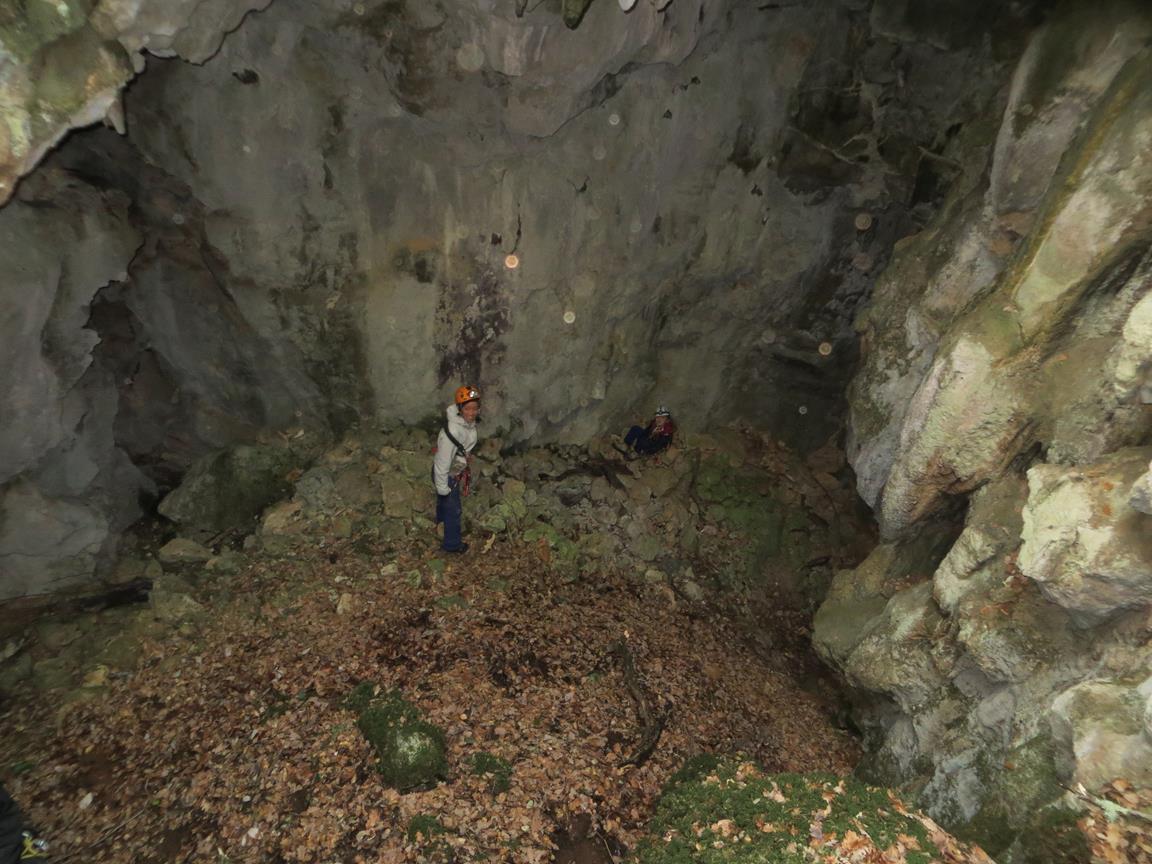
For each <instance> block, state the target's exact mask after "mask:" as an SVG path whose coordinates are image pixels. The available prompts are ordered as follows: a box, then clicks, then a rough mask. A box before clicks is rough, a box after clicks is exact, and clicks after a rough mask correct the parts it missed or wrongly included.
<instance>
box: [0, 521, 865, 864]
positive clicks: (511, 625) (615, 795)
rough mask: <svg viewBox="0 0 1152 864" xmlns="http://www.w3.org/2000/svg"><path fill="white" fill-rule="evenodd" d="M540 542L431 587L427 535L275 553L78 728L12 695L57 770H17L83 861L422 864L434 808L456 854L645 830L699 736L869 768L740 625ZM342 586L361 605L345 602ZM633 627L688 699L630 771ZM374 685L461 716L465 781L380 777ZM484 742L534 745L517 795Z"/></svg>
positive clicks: (475, 561)
mask: <svg viewBox="0 0 1152 864" xmlns="http://www.w3.org/2000/svg"><path fill="white" fill-rule="evenodd" d="M534 553H535V550H534V549H531V548H528V547H520V546H508V545H506V544H499V543H498V544H496V545H495V546H494V547H492V548H491V551H490V552H489V553H488V554H485V555H472V556H468V557H464V558H460V559H453V560H452V561H451V562H449V564H448V567H447V570H446V571H445V573H444V574H443V576H442V577H439V578H438V579H437V580H435V581H434V582H432V584H429V583H430V582H431V576H432V574H431V572H430V570H429V568H428V567H427V561H426V559H427V557H428V553H427V551H426V550H424V549H420V548H413V549H410V550H408V552H406V553H404V554H402V555H400V556H399V559H398V564H399V574H406V573H408V572H409V570H411V569H413V568H415V569H419V570H421V571H422V572H423V574H424V579H423V582H424V585H425V586H426V587H417V586H415V585H413V581H414V580H410V579H409V578H407V577H406V576H404V575H390V576H381V575H380V566H381V564H383V563H385V561H386V560H391V557H390V558H389V559H384V558H382V557H374V556H372V555H367V554H361V553H357V552H355V551H353V549H352V548H351V546H350V544H348V543H347V542H345V541H333V542H332V543H330V544H328V545H325V544H323V543H318V544H316V545H315V546H314V547H313V548H312V549H311V550H310V551H308V552H305V553H301V554H300V555H298V556H297V557H295V558H291V559H284V560H277V561H264V562H258V563H256V564H255V565H253V566H252V567H250V568H249V569H248V570H247V571H246V572H244V573H241V574H240V575H238V576H236V577H233V578H232V579H231V580H230V581H228V582H227V583H226V585H225V584H223V583H222V584H221V586H219V588H218V589H217V590H218V591H222V590H224V589H225V588H226V590H227V591H228V593H229V594H230V595H231V596H232V597H233V600H232V601H231V602H229V603H227V604H225V603H221V604H219V606H218V608H217V609H215V610H214V615H213V618H212V620H211V621H210V622H208V623H207V624H205V625H203V626H202V627H201V628H200V629H199V631H198V632H194V633H193V634H192V635H190V636H182V635H180V634H179V633H176V632H174V633H172V634H171V635H170V636H169V637H168V638H166V639H164V640H163V641H161V642H159V643H157V644H153V645H149V646H147V648H146V652H145V656H144V660H143V662H142V664H141V669H140V671H139V672H137V673H136V674H135V675H134V676H132V677H130V678H128V679H126V680H116V681H113V682H112V683H111V684H110V685H109V687H108V698H106V699H103V700H101V701H97V702H92V703H87V704H82V705H79V706H77V707H74V708H73V709H72V710H71V711H70V712H69V713H68V714H67V715H66V716H65V718H64V719H63V721H62V723H61V726H60V728H59V734H56V735H53V734H51V732H52V727H53V716H54V709H53V707H52V706H50V705H48V704H46V703H43V702H38V701H33V700H29V701H25V702H20V703H18V704H16V705H15V706H13V707H12V708H11V709H10V710H9V712H8V715H7V716H6V717H4V718H3V724H4V728H5V729H6V730H8V729H10V730H12V731H14V732H16V733H18V734H15V735H4V736H3V738H4V743H3V744H0V749H2V751H3V753H2V755H3V756H4V758H5V759H6V760H7V761H6V762H5V763H4V764H9V763H11V762H13V761H16V760H24V761H26V762H31V763H34V764H35V768H34V769H33V770H31V771H30V772H29V773H27V774H25V775H23V776H21V777H19V778H5V782H6V783H8V784H9V786H10V789H11V791H12V792H13V793H14V794H15V796H16V797H17V798H18V799H19V800H20V801H21V803H22V805H23V806H24V807H25V809H26V810H27V812H28V814H29V816H30V817H31V819H32V820H33V822H34V823H35V824H36V825H37V826H38V827H39V828H40V829H41V831H42V832H43V833H44V835H45V836H47V837H48V838H50V839H51V840H52V841H53V843H54V849H55V853H56V856H57V858H56V859H54V860H59V861H65V862H67V861H81V860H82V861H84V862H92V864H96V862H128V861H132V862H140V864H143V862H150V861H152V862H162V861H163V862H167V861H223V860H228V861H232V862H241V861H243V862H261V861H309V862H311V861H316V862H321V861H336V860H340V861H349V862H352V861H355V862H369V861H370V862H402V861H416V860H421V859H422V857H423V858H424V859H427V848H426V846H424V845H423V844H422V843H421V842H417V841H410V840H408V838H407V836H406V833H407V827H408V823H409V821H410V820H411V819H412V817H414V816H420V815H424V816H433V817H436V818H437V819H439V821H440V822H441V823H442V824H443V825H444V826H445V827H446V828H448V834H447V835H443V837H442V838H439V839H442V840H443V842H444V844H445V847H444V848H447V849H449V850H450V852H446V853H445V854H446V855H449V856H450V857H454V858H455V859H456V860H459V861H469V860H475V859H478V858H480V857H483V856H487V857H488V860H508V861H513V860H514V861H518V862H525V861H545V860H548V858H549V857H550V852H551V849H552V847H553V843H552V834H553V832H554V831H555V830H556V828H557V826H561V825H565V824H567V823H568V822H569V821H570V819H571V818H572V817H573V816H574V815H576V814H581V813H584V814H590V815H591V817H592V820H593V821H592V824H593V828H594V830H598V831H600V832H602V833H603V834H605V835H610V836H612V837H613V838H614V839H615V840H617V841H619V842H621V843H623V844H624V845H625V846H632V845H634V843H635V841H636V839H637V837H638V834H639V832H640V831H641V829H642V827H643V825H644V823H645V821H646V820H647V818H648V816H649V815H650V813H651V810H652V805H653V802H654V800H655V797H656V796H657V794H658V791H659V789H660V788H661V787H662V785H663V784H664V782H665V781H666V780H667V779H668V777H669V776H670V775H671V773H672V772H673V771H674V770H675V769H676V768H677V767H678V766H679V764H680V762H681V761H682V759H683V758H684V757H685V756H687V755H691V754H694V753H697V752H700V751H705V750H716V751H725V750H731V749H736V748H743V749H746V750H749V751H750V755H751V756H752V757H754V758H757V759H759V760H760V761H762V762H763V763H764V764H765V765H767V766H768V767H769V768H770V769H772V770H792V771H808V770H824V771H831V772H837V773H842V772H845V771H848V770H850V768H851V764H852V762H853V760H854V758H855V746H854V744H853V742H852V741H851V740H850V739H848V738H847V737H846V736H844V735H843V734H841V733H839V732H837V731H835V730H834V729H832V728H831V727H830V725H829V723H828V722H827V720H826V718H825V717H824V715H823V713H822V711H821V709H820V708H819V707H818V705H817V703H816V701H815V700H814V699H813V698H812V697H811V696H809V695H808V694H806V693H804V692H803V691H801V690H800V689H799V687H798V686H797V684H796V682H795V681H793V680H791V679H789V678H788V677H787V676H786V675H784V674H782V673H781V672H779V671H777V669H775V668H773V667H771V666H769V665H767V664H766V663H765V662H764V661H763V660H762V659H760V658H759V657H757V656H756V655H755V654H754V653H752V651H751V650H750V649H748V648H747V647H745V643H744V640H743V638H742V636H741V634H740V633H739V632H737V631H735V630H734V629H733V627H732V626H731V625H729V624H727V623H725V622H723V621H722V620H719V619H715V618H712V617H707V616H703V615H701V614H700V613H699V610H696V611H695V612H693V613H692V614H689V613H688V612H687V611H686V610H684V609H683V608H678V607H675V606H673V605H669V604H667V603H653V602H651V598H649V597H646V596H645V595H644V593H643V589H641V588H638V587H636V586H635V585H633V584H631V583H628V582H626V581H625V580H623V579H620V578H617V577H614V576H597V577H595V578H594V579H588V580H586V581H584V582H582V583H579V584H575V585H561V584H559V583H558V582H557V581H556V579H555V577H554V576H552V575H551V574H550V573H549V572H548V571H547V568H546V567H544V566H543V565H542V564H541V562H540V561H539V559H538V558H537V556H536V555H535V554H534ZM494 580H503V583H504V584H503V586H502V587H503V590H498V589H497V588H495V587H489V586H490V585H494V584H496V583H495V581H494ZM343 594H350V595H352V599H353V600H354V602H352V603H350V604H348V606H347V609H348V611H347V614H344V615H339V616H338V615H336V613H335V608H336V603H337V600H338V598H339V597H340V596H341V595H343ZM448 598H451V602H443V601H445V600H446V599H448ZM461 599H462V600H463V601H466V602H465V603H464V604H461V603H460V602H459V601H460V600H461ZM438 601H440V602H438ZM625 631H627V633H628V637H627V638H628V644H629V646H630V648H631V650H632V653H633V655H634V657H635V660H636V663H637V667H638V669H639V670H640V672H641V674H642V675H643V677H644V679H645V684H646V686H647V688H648V690H649V692H650V693H651V694H652V695H653V696H654V697H655V698H656V700H657V701H658V702H659V703H660V704H662V705H663V706H664V707H665V708H666V709H667V711H668V715H669V719H668V723H667V726H666V728H665V730H664V734H663V737H662V738H661V740H660V742H659V746H658V747H657V749H656V753H655V755H654V756H653V758H652V759H651V760H650V761H649V762H647V763H646V764H645V765H643V766H642V767H640V768H634V767H628V768H624V767H621V766H620V763H621V761H622V760H623V759H624V758H626V757H627V756H628V755H629V753H630V752H631V747H632V745H633V744H634V743H635V740H636V736H637V734H638V732H639V723H638V721H637V718H636V716H635V706H634V704H633V703H632V701H631V699H630V698H629V696H628V693H627V691H626V689H625V688H624V686H623V682H622V680H621V675H620V670H619V668H618V667H617V666H616V665H615V664H614V663H613V661H612V660H611V658H610V657H609V655H608V649H609V648H610V646H611V645H612V644H613V643H614V642H616V641H617V640H619V639H621V638H623V637H624V634H625ZM789 641H791V640H789ZM364 680H370V681H375V682H377V683H379V684H380V685H382V686H384V687H398V688H400V689H401V690H402V691H403V692H404V694H405V696H406V697H407V698H408V699H409V700H411V701H413V702H414V703H416V704H417V705H418V706H419V707H420V709H421V710H422V711H423V712H424V713H425V715H426V716H427V719H428V720H430V721H431V722H433V723H436V724H437V725H439V726H441V727H442V728H443V729H444V730H445V732H446V735H447V738H448V742H449V759H450V771H451V776H450V779H449V781H448V782H446V783H442V784H440V785H438V786H437V787H436V788H434V789H431V790H427V791H422V792H412V793H409V794H406V795H401V794H399V793H397V792H396V791H394V790H391V789H388V788H385V787H384V786H383V785H382V784H381V783H380V780H379V777H378V775H376V773H375V772H374V770H373V768H372V755H371V753H370V752H369V748H368V745H367V744H366V742H365V741H364V740H363V738H362V736H361V735H360V733H359V732H358V730H357V729H356V727H355V717H354V715H353V714H352V713H351V712H349V711H348V710H346V709H344V708H343V707H342V700H343V698H344V696H345V695H346V694H347V693H348V691H350V690H351V689H352V687H353V686H354V685H356V684H357V683H358V682H360V681H364ZM17 742H24V743H22V744H20V745H19V747H20V749H19V751H18V752H17V751H16V750H15V749H13V748H15V747H17V746H18V745H17ZM482 751H483V752H488V753H491V754H494V755H496V756H499V757H501V758H503V759H506V760H508V761H509V762H510V763H512V765H513V774H512V780H511V788H510V789H509V790H508V791H507V792H504V793H500V794H493V793H492V792H491V791H490V790H489V786H488V781H487V780H486V779H485V778H483V777H477V776H474V775H473V774H472V773H471V771H470V770H469V766H470V764H471V759H472V757H473V756H474V755H475V754H477V753H479V752H482ZM89 793H91V794H92V796H93V798H92V804H91V806H90V807H89V808H87V809H85V810H83V811H81V810H79V809H78V805H79V802H80V801H81V799H82V798H83V796H85V795H87V794H89Z"/></svg>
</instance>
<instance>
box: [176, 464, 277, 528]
mask: <svg viewBox="0 0 1152 864" xmlns="http://www.w3.org/2000/svg"><path fill="white" fill-rule="evenodd" d="M296 461H297V457H296V456H295V455H294V454H293V452H292V451H291V450H289V449H288V448H287V447H277V446H271V445H257V444H241V445H239V446H237V447H233V448H231V449H228V450H220V451H218V452H216V453H212V454H210V455H208V456H206V457H204V458H203V459H201V460H200V461H198V462H197V463H196V464H195V465H193V466H192V468H191V469H190V470H189V472H188V474H187V475H186V476H185V478H184V482H183V483H181V484H180V485H179V486H178V487H177V488H176V489H174V490H173V491H172V492H171V493H169V495H168V496H167V497H166V498H165V499H164V500H163V501H161V502H160V507H159V510H160V513H161V514H162V515H164V516H166V517H167V518H169V519H171V520H172V521H173V522H176V523H178V524H179V525H181V526H186V527H189V528H194V529H199V530H202V531H213V532H215V531H222V530H224V529H225V528H231V527H235V526H240V525H244V524H246V523H247V522H249V521H251V520H252V519H254V518H255V517H256V516H258V515H259V514H260V511H262V510H263V509H264V508H265V507H267V506H268V505H269V504H272V503H273V502H274V501H276V500H277V499H279V498H281V497H283V496H284V495H286V494H287V493H288V491H289V489H290V488H291V487H290V484H289V482H288V478H287V475H288V472H289V471H290V470H291V469H292V467H293V465H294V464H295V462H296Z"/></svg>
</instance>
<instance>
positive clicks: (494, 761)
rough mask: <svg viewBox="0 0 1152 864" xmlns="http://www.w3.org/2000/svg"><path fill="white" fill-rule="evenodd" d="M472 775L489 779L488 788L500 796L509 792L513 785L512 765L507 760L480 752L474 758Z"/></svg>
mask: <svg viewBox="0 0 1152 864" xmlns="http://www.w3.org/2000/svg"><path fill="white" fill-rule="evenodd" d="M472 773H473V774H475V775H476V776H477V777H487V778H488V788H489V789H490V790H491V791H492V792H495V793H496V794H499V793H501V792H507V791H508V787H509V786H510V785H511V783H512V765H511V763H509V762H508V760H506V759H501V758H500V757H499V756H494V755H492V754H491V753H486V752H480V753H477V754H475V755H474V756H473V757H472Z"/></svg>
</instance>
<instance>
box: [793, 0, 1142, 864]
mask: <svg viewBox="0 0 1152 864" xmlns="http://www.w3.org/2000/svg"><path fill="white" fill-rule="evenodd" d="M1149 34H1152V11H1149V10H1148V9H1146V8H1143V7H1142V6H1140V5H1139V4H1132V3H1127V2H1109V3H1104V4H1099V5H1097V6H1095V7H1093V8H1092V9H1088V8H1087V7H1080V6H1077V5H1076V4H1067V5H1064V6H1062V7H1060V8H1059V9H1058V10H1057V11H1056V12H1054V13H1053V14H1052V15H1051V16H1050V17H1049V18H1048V20H1047V22H1046V23H1045V25H1044V26H1043V28H1042V29H1041V30H1040V31H1038V32H1037V33H1036V34H1035V36H1034V37H1033V38H1032V40H1031V42H1030V43H1029V45H1028V47H1027V49H1026V50H1025V52H1024V54H1023V56H1022V58H1021V60H1020V63H1019V65H1018V66H1017V69H1016V72H1015V74H1014V76H1013V79H1012V83H1011V86H1010V88H1009V90H1008V93H1007V102H1006V105H1005V109H1004V113H1003V115H1002V117H1001V118H1000V120H999V122H998V123H989V124H987V126H986V127H984V128H983V129H977V128H973V129H971V130H968V131H969V132H970V134H972V135H973V136H975V137H976V138H982V140H984V141H986V142H988V146H987V148H986V149H983V150H982V149H980V148H979V147H971V148H968V149H966V150H960V151H956V156H957V160H956V161H957V164H956V166H955V170H956V179H955V182H954V183H953V185H952V187H951V190H950V194H949V199H948V201H947V202H946V203H945V204H944V205H943V207H942V208H941V210H940V211H939V213H938V214H937V217H936V218H935V219H934V220H933V221H932V222H930V223H929V224H928V225H927V226H926V227H925V229H924V230H923V231H921V232H920V233H918V234H916V235H914V236H912V237H909V238H907V239H904V240H902V241H900V242H899V243H898V244H897V247H896V249H895V252H894V255H893V259H892V262H891V264H890V265H889V266H888V268H887V269H886V270H885V272H884V273H883V274H882V275H881V276H880V278H879V280H878V283H877V287H876V292H875V294H874V297H873V300H872V302H871V304H870V306H869V307H868V308H866V309H865V310H864V311H863V313H862V315H861V316H860V317H859V318H858V321H857V327H858V329H859V330H860V332H861V335H862V352H863V355H862V362H861V368H860V371H859V373H858V374H857V375H856V377H855V379H854V380H853V383H852V385H851V388H850V406H851V407H850V412H851V435H850V446H849V460H850V461H851V463H852V465H853V467H854V468H855V470H856V474H857V478H858V488H859V490H860V492H861V495H862V496H863V497H864V498H865V499H866V500H867V501H868V502H869V503H871V504H872V505H873V506H874V508H875V511H876V513H877V516H878V519H879V522H880V529H881V535H882V538H883V539H884V542H883V543H882V544H881V546H879V547H878V548H877V550H876V552H874V553H873V556H872V557H871V558H869V559H868V561H866V562H865V563H864V564H863V565H861V566H860V567H858V568H856V569H855V570H854V571H848V572H846V573H843V574H841V575H840V576H838V577H837V579H836V581H835V582H834V583H833V587H832V590H831V591H830V593H829V596H828V599H827V600H826V601H825V603H824V605H823V607H822V608H821V609H820V610H819V612H818V613H817V616H816V619H815V629H814V637H813V638H814V642H815V643H816V645H817V648H818V650H819V651H820V652H821V654H822V655H823V656H824V657H826V658H827V659H828V660H829V661H830V662H831V663H833V664H834V665H835V666H836V667H838V668H839V669H841V670H842V671H843V673H844V674H845V676H846V678H847V679H848V680H849V681H850V682H851V683H852V684H853V685H855V687H856V688H857V697H858V699H857V705H858V709H857V714H858V718H857V719H858V722H859V723H860V724H861V725H862V728H864V729H865V730H866V732H867V735H868V738H869V740H871V741H873V742H874V747H873V749H872V752H871V753H870V754H869V756H868V758H867V760H866V764H865V766H864V768H863V770H864V771H865V772H870V773H871V774H872V775H873V776H874V777H875V778H876V779H881V778H884V779H887V780H888V781H889V782H903V783H906V784H908V785H909V786H910V787H915V788H916V789H918V790H920V791H919V795H920V803H921V804H922V805H923V806H925V807H927V808H928V810H929V812H931V813H932V814H933V815H934V817H935V818H938V819H939V820H940V821H942V822H943V823H944V824H945V825H947V826H948V827H950V828H951V829H953V830H955V831H957V832H958V833H960V834H961V835H964V836H971V837H973V838H974V839H978V840H980V841H981V842H982V843H983V844H984V845H985V848H986V849H987V850H988V851H989V852H990V853H991V854H993V855H994V856H996V857H997V859H998V860H1000V857H1001V856H1003V857H1004V859H1005V860H1041V859H1043V860H1049V859H1048V858H1047V857H1046V856H1045V854H1044V853H1043V852H1040V851H1038V850H1040V849H1041V845H1042V844H1041V843H1040V841H1039V839H1038V838H1039V837H1040V836H1041V835H1043V834H1045V833H1046V831H1047V829H1042V828H1040V827H1039V826H1040V825H1041V823H1042V821H1043V819H1044V818H1045V817H1044V815H1043V814H1044V813H1045V812H1046V811H1045V808H1046V807H1048V806H1049V805H1054V804H1055V803H1056V802H1058V801H1060V800H1061V798H1062V796H1063V794H1064V790H1063V786H1062V784H1064V785H1066V784H1068V783H1071V782H1083V783H1084V784H1085V785H1086V786H1088V787H1089V788H1100V786H1101V785H1102V784H1104V783H1107V782H1109V781H1111V780H1113V779H1115V778H1117V777H1130V778H1131V779H1132V782H1143V781H1142V780H1141V779H1139V778H1144V777H1146V766H1147V765H1148V764H1149V756H1148V753H1147V752H1146V749H1145V748H1146V747H1147V746H1148V739H1147V737H1146V735H1145V714H1146V704H1147V690H1140V689H1139V688H1137V687H1136V686H1135V684H1133V682H1139V681H1142V680H1144V679H1145V678H1146V676H1147V669H1148V668H1149V666H1150V665H1152V648H1150V647H1149V646H1148V644H1147V642H1146V640H1143V638H1142V637H1140V638H1138V639H1137V640H1136V642H1134V641H1133V639H1132V633H1133V632H1140V633H1143V632H1145V630H1146V627H1147V623H1146V622H1147V615H1148V612H1149V609H1150V607H1152V592H1150V586H1152V582H1150V577H1152V523H1150V522H1149V521H1148V520H1149V515H1148V513H1147V512H1146V511H1147V510H1149V509H1152V508H1149V506H1148V498H1149V493H1148V491H1147V490H1148V479H1147V478H1148V471H1149V456H1150V455H1152V451H1150V450H1149V447H1148V445H1149V442H1150V441H1152V415H1150V414H1149V399H1148V383H1149V369H1150V364H1152V339H1150V338H1149V329H1148V320H1149V314H1150V313H1149V303H1150V301H1152V294H1150V293H1149V291H1148V285H1149V275H1150V272H1152V259H1149V257H1148V251H1147V250H1148V248H1149V245H1150V243H1152V207H1150V205H1149V202H1150V201H1152V197H1150V195H1152V158H1149V156H1148V154H1149V152H1152V151H1149V150H1148V144H1149V143H1150V142H1152V78H1150V77H1149V76H1150V75H1152V63H1150V62H1149V61H1150V59H1152V55H1150V54H1149V53H1148V49H1147V47H1146V45H1145V42H1146V39H1147V37H1148V35H1149ZM980 154H986V158H984V157H982V156H980ZM960 512H963V514H964V515H963V519H962V521H963V528H962V530H960V531H959V533H958V536H957V535H956V534H955V533H954V534H953V535H952V537H954V538H955V539H954V542H953V541H952V539H951V538H949V539H948V542H944V543H942V544H939V545H937V546H935V547H933V548H931V549H930V550H929V552H930V553H931V554H929V555H928V556H927V557H926V558H924V557H922V558H921V564H920V565H919V566H917V567H915V568H909V567H908V566H907V565H906V564H905V563H904V562H906V561H907V560H908V558H909V553H908V551H907V550H908V549H909V548H910V546H909V544H911V543H913V542H914V541H916V540H917V539H918V538H920V537H921V535H922V534H923V533H924V532H925V531H927V530H935V531H942V530H944V529H943V528H942V527H941V526H947V525H949V524H952V525H955V524H957V523H958V522H959V521H961V519H960V517H959V515H958V514H959V513H960ZM897 598H901V599H902V601H903V602H900V603H897V602H895V601H896V599H897ZM926 627H927V629H925V628H926ZM924 633H927V634H928V635H929V641H928V643H927V644H926V645H918V644H917V642H916V641H915V640H910V638H909V637H910V634H911V635H917V634H924ZM1137 643H1139V644H1137ZM865 647H867V653H864V652H863V649H864V648H865ZM901 668H907V669H909V670H916V676H915V682H910V681H909V680H907V679H906V678H905V676H903V675H901V674H899V672H900V670H901ZM913 683H914V684H915V686H913ZM1008 766H1011V767H1010V768H1009V767H1008ZM1030 826H1032V827H1030ZM1030 855H1031V856H1032V857H1031V858H1029V857H1028V856H1030ZM1036 855H1039V856H1040V857H1039V858H1036Z"/></svg>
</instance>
